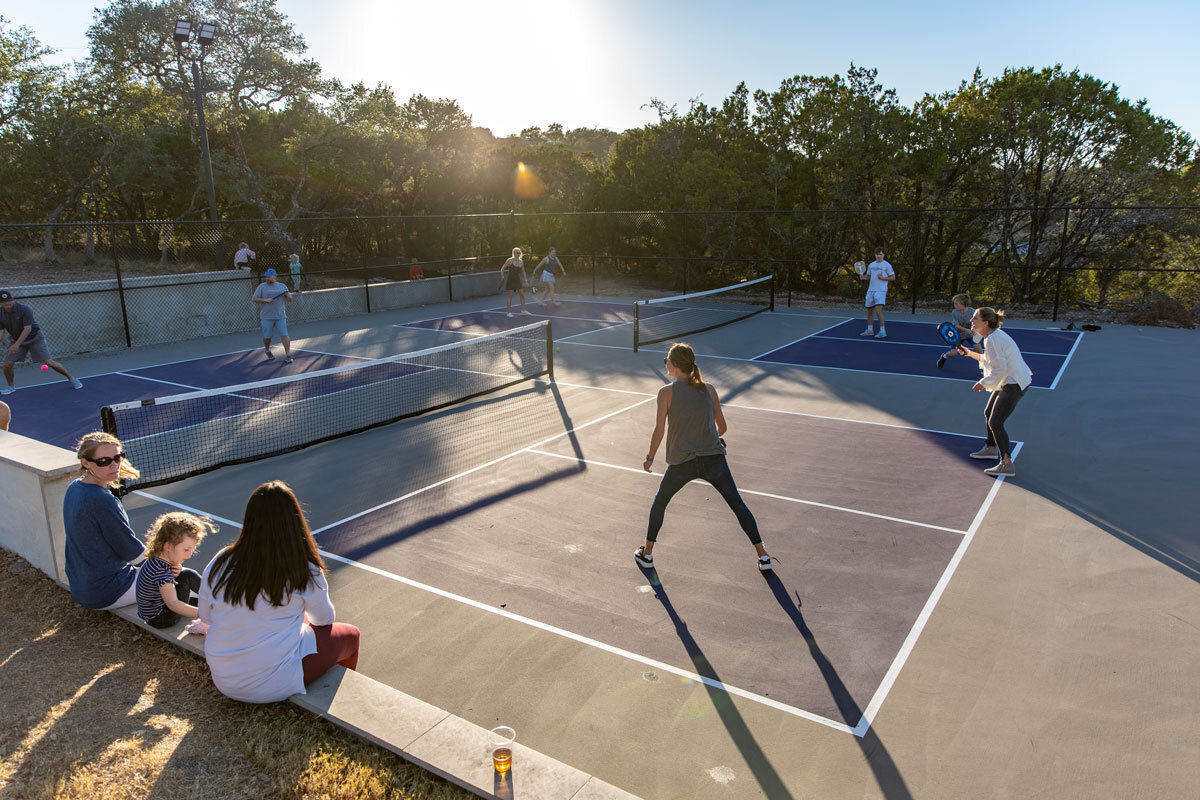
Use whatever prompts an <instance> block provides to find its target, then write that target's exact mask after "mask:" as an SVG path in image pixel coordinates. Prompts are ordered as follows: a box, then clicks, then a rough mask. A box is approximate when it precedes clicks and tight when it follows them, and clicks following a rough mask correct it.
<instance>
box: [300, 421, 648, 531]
mask: <svg viewBox="0 0 1200 800" xmlns="http://www.w3.org/2000/svg"><path fill="white" fill-rule="evenodd" d="M652 399H654V398H652V397H647V398H646V399H645V400H639V401H637V402H636V403H634V404H633V405H629V406H625V407H624V408H619V409H617V410H616V411H613V412H611V413H609V414H605V415H604V416H602V417H597V418H596V419H594V420H591V421H590V422H585V423H584V424H582V425H576V426H575V427H574V428H571V429H569V430H565V431H563V432H562V433H556V434H554V435H553V436H550V437H547V438H545V439H542V440H541V441H540V442H534V443H533V444H531V445H528V446H527V447H522V448H521V449H520V450H514V451H512V452H511V453H508V454H507V455H503V456H500V457H499V458H494V459H492V460H491V461H489V462H487V463H486V464H479V465H477V466H474V467H471V469H468V470H465V471H463V472H460V473H458V474H457V475H451V476H450V477H449V478H443V479H442V480H440V481H437V482H436V483H431V484H429V485H428V486H423V487H421V488H420V489H416V490H414V491H411V492H409V493H408V494H406V495H404V496H403V497H396V498H394V499H392V500H388V501H387V502H386V503H380V504H379V505H377V506H374V507H373V508H368V509H367V510H366V511H360V512H358V513H357V514H351V515H350V516H348V517H346V518H345V519H340V520H338V521H337V522H333V523H331V524H329V525H326V526H324V527H323V528H319V529H317V530H315V531H313V534H314V535H315V534H318V533H321V532H322V531H327V530H329V529H330V528H333V527H336V526H338V525H341V524H343V523H346V522H349V521H351V520H354V519H358V518H359V517H362V516H365V515H367V514H371V513H374V512H376V511H379V510H380V509H383V508H387V507H388V506H391V505H395V504H396V503H399V502H402V501H404V500H407V499H409V498H410V497H415V496H416V495H418V494H421V493H423V492H427V491H429V490H430V489H434V488H436V487H438V486H441V485H442V484H445V483H449V482H450V481H453V480H457V479H458V478H462V477H464V476H466V475H470V474H471V473H472V472H478V471H479V470H481V469H485V468H487V467H490V466H492V465H493V464H499V463H500V462H501V461H507V460H508V459H510V458H513V457H514V456H519V455H520V454H521V453H524V452H525V451H526V450H529V449H530V448H532V447H540V446H541V445H544V444H546V443H548V442H552V441H554V440H555V439H560V438H562V437H563V436H569V435H570V434H572V433H574V432H575V431H579V430H583V429H584V428H588V427H591V426H592V425H595V424H596V423H597V422H603V421H604V420H606V419H608V418H609V417H614V416H616V415H617V414H623V413H624V412H626V411H629V410H630V409H632V408H637V407H638V406H640V405H644V404H646V403H649V402H650V401H651V400H652Z"/></svg>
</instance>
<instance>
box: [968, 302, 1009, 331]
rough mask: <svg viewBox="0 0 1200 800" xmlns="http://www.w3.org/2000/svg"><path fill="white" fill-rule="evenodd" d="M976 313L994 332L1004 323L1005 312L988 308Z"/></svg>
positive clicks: (985, 307)
mask: <svg viewBox="0 0 1200 800" xmlns="http://www.w3.org/2000/svg"><path fill="white" fill-rule="evenodd" d="M975 313H976V314H978V315H979V318H980V319H981V320H983V321H984V322H986V323H987V326H988V327H989V328H991V329H992V330H996V328H999V327H1000V324H1001V323H1002V322H1004V312H1003V311H997V310H996V309H994V308H989V307H988V306H984V307H983V308H981V309H978V310H977V311H976V312H975Z"/></svg>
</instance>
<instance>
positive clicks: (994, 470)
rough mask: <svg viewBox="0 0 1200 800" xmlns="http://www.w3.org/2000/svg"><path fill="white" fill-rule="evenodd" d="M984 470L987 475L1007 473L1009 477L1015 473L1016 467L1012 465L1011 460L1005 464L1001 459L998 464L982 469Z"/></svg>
mask: <svg viewBox="0 0 1200 800" xmlns="http://www.w3.org/2000/svg"><path fill="white" fill-rule="evenodd" d="M984 472H986V473H987V474H988V475H996V476H1000V475H1008V476H1010V477H1011V476H1013V475H1016V474H1017V468H1016V467H1015V466H1013V463H1012V462H1011V461H1009V462H1008V463H1007V464H1005V463H1004V462H1003V461H1001V462H1000V463H999V464H997V465H996V466H994V467H988V468H987V469H985V470H984Z"/></svg>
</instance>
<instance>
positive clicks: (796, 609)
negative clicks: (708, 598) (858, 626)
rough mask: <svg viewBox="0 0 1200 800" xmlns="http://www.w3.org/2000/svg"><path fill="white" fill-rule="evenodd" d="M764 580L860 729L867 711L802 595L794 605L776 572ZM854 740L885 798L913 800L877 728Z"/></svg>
mask: <svg viewBox="0 0 1200 800" xmlns="http://www.w3.org/2000/svg"><path fill="white" fill-rule="evenodd" d="M762 576H763V579H764V580H766V582H767V585H768V586H769V587H770V588H771V593H772V594H773V595H775V600H776V602H778V603H779V607H780V608H782V609H783V610H784V612H785V613H787V615H788V617H789V618H790V619H791V620H792V623H793V624H794V625H795V626H796V630H798V631H799V632H800V635H801V636H803V637H804V641H805V643H806V644H807V645H808V652H809V654H810V655H811V656H812V659H813V662H814V663H815V664H816V665H817V669H819V670H820V671H821V676H822V677H823V678H824V679H825V683H826V684H827V685H828V686H829V694H830V696H831V697H832V698H833V701H834V703H835V704H836V705H837V708H838V712H839V713H840V714H841V715H842V720H843V721H844V722H845V723H846V724H847V725H849V726H850V727H851V728H855V727H857V726H858V724H859V723H860V722H861V721H862V717H863V711H862V709H861V708H860V707H859V705H858V703H857V702H855V700H854V697H853V696H852V695H851V694H850V690H849V689H848V688H847V687H846V684H845V683H843V682H842V678H841V676H840V675H838V672H837V669H836V668H835V667H834V666H833V664H831V663H830V661H829V658H828V657H827V656H826V655H825V653H824V652H823V651H822V650H821V646H820V645H819V644H818V643H817V638H816V636H814V635H813V632H812V629H811V628H809V627H808V623H807V622H805V620H804V613H803V612H802V611H801V610H800V597H799V595H798V594H797V596H796V599H795V601H794V602H793V600H792V597H791V595H789V594H788V590H787V587H786V586H784V585H783V581H782V580H781V579H780V578H779V576H778V575H776V574H775V573H774V572H773V571H772V572H764V573H762ZM854 739H855V741H856V742H858V746H859V748H860V749H861V750H862V753H863V758H865V759H866V762H867V763H868V764H870V765H871V771H872V772H873V773H874V774H875V781H876V783H878V784H879V790H880V791H881V792H882V793H883V796H884V797H886V798H888V800H911V798H912V793H911V792H909V790H908V785H907V784H906V783H905V782H904V776H902V775H901V774H900V769H899V767H897V766H896V762H895V761H894V760H893V759H892V756H891V754H890V753H889V752H888V749H887V747H886V746H885V745H884V744H883V741H882V740H880V738H879V735H878V734H877V733H876V732H875V728H874V727H873V726H868V727H867V729H866V731H865V732H864V733H863V734H862V735H861V736H855V737H854Z"/></svg>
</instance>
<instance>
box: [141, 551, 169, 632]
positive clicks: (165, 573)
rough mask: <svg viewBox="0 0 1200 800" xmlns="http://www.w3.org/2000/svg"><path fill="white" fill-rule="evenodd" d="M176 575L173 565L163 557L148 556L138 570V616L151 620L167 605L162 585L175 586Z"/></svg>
mask: <svg viewBox="0 0 1200 800" xmlns="http://www.w3.org/2000/svg"><path fill="white" fill-rule="evenodd" d="M174 584H175V576H174V575H173V574H172V573H171V565H170V564H169V563H168V562H167V561H165V560H163V559H161V558H147V559H146V563H145V564H142V568H141V569H139V570H138V576H137V609H138V616H139V617H141V618H142V619H144V620H146V621H147V622H149V621H150V620H152V619H154V618H155V617H157V616H158V615H159V614H161V613H162V610H163V609H164V608H166V607H167V604H166V603H164V602H163V598H162V587H163V586H173V585H174Z"/></svg>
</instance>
